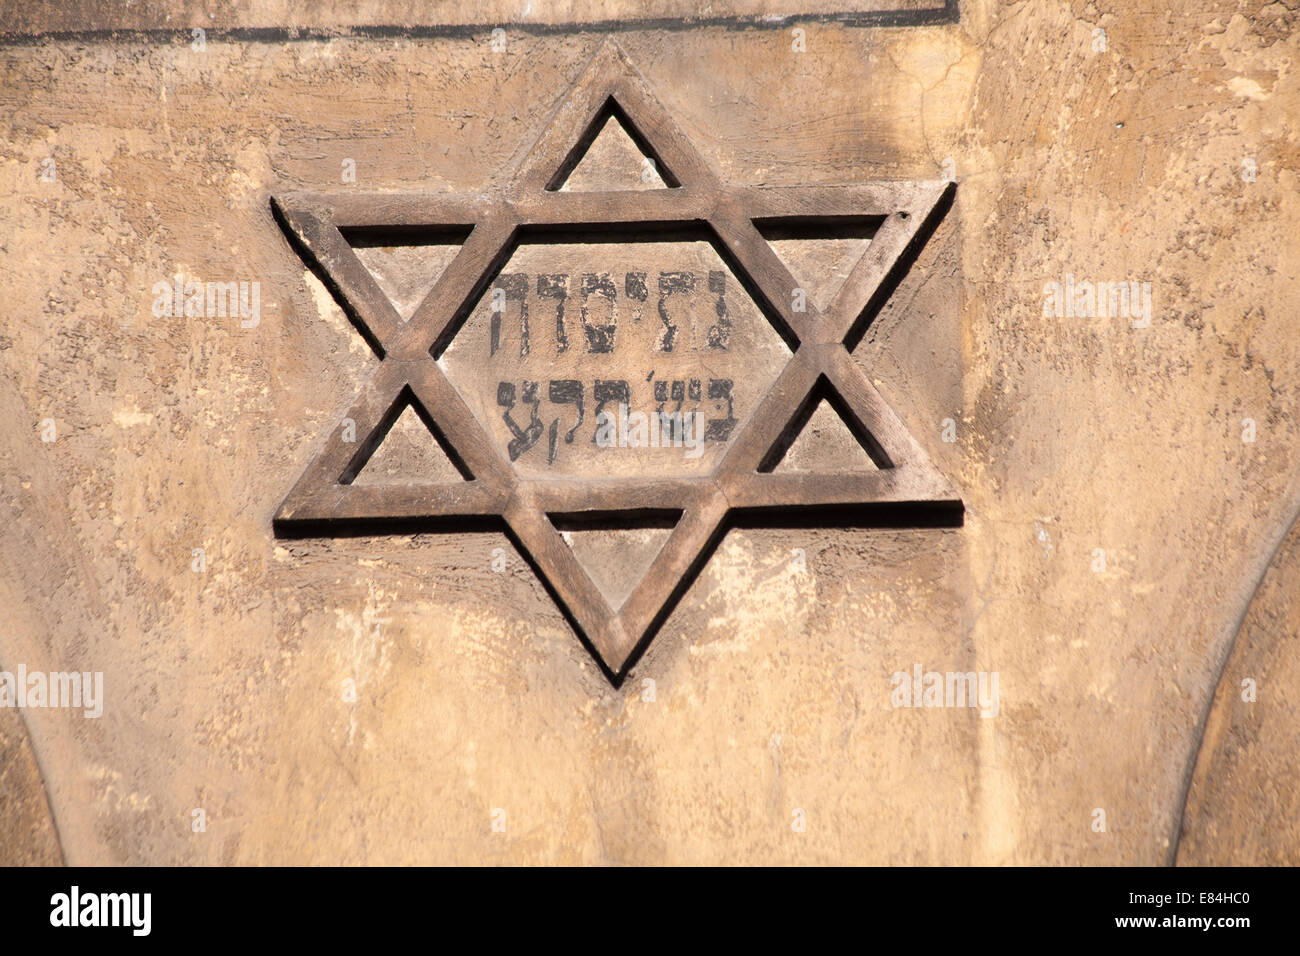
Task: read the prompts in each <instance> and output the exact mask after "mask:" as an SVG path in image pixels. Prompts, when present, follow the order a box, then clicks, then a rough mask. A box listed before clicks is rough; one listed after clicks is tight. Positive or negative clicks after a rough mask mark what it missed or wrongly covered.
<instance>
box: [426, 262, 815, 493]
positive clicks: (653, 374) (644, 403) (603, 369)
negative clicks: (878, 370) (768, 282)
mask: <svg viewBox="0 0 1300 956" xmlns="http://www.w3.org/2000/svg"><path fill="white" fill-rule="evenodd" d="M789 358H790V350H789V349H788V348H787V347H786V345H785V343H784V342H783V341H782V340H781V337H780V336H779V335H777V333H776V331H775V330H774V329H773V327H772V324H771V322H770V321H769V320H768V319H767V318H766V317H765V316H764V315H763V313H762V311H761V310H760V309H759V307H758V306H757V305H756V304H755V302H754V300H753V299H752V298H751V297H750V295H749V294H748V293H747V292H746V290H745V288H744V287H743V286H742V284H741V283H740V282H739V280H737V278H736V276H735V275H734V274H733V273H732V271H731V270H730V269H729V268H728V267H727V265H726V264H725V263H724V262H723V260H722V259H721V257H720V256H719V255H718V253H717V252H716V250H715V249H714V247H713V246H712V244H710V243H709V242H707V241H704V240H695V241H676V242H624V243H611V242H591V243H577V242H575V243H564V244H554V243H525V244H521V245H520V247H519V248H518V249H517V250H516V252H515V253H514V255H513V256H512V257H511V259H510V261H509V262H508V263H507V264H506V265H505V267H503V269H502V270H501V272H500V274H498V275H497V276H496V278H495V279H494V280H493V282H492V284H491V285H490V286H489V287H488V288H487V290H486V291H485V292H484V294H483V296H482V298H481V299H480V300H479V302H478V304H477V305H476V306H475V308H474V310H473V312H472V313H471V315H470V317H469V319H468V320H467V321H466V323H465V326H464V327H463V328H462V329H461V330H460V331H459V332H458V333H457V335H456V337H455V339H454V340H453V341H452V344H451V346H450V347H449V348H448V349H447V351H446V352H445V353H444V354H443V356H442V359H441V364H442V365H443V367H444V368H445V369H446V370H447V374H448V377H449V378H450V379H451V381H452V383H453V384H454V385H455V386H456V388H457V390H458V391H460V393H461V394H462V395H463V396H464V397H465V399H466V401H467V402H468V404H469V406H470V408H471V409H472V410H473V411H474V414H475V416H476V417H477V418H478V420H479V421H480V422H481V423H482V424H483V425H484V427H485V428H486V429H487V430H488V431H489V432H490V434H491V435H492V436H493V437H494V439H495V440H496V442H497V445H498V447H499V448H501V449H502V451H503V453H504V454H505V456H506V457H507V458H508V459H509V460H510V461H511V462H512V463H513V464H514V467H515V469H516V470H517V471H518V472H519V473H520V474H523V475H536V476H539V477H564V476H575V477H576V476H580V475H583V474H590V473H591V469H593V468H598V469H599V470H600V473H602V474H605V475H610V476H617V475H628V476H632V475H692V474H707V473H708V471H709V470H711V469H712V468H713V467H715V466H716V465H717V463H718V461H719V460H720V458H721V456H722V454H723V451H724V449H725V447H726V445H727V443H728V442H729V441H730V440H731V438H732V436H733V435H734V434H736V427H737V425H738V424H740V423H741V422H742V421H743V420H744V419H745V418H746V417H748V416H749V415H750V414H752V412H753V410H754V408H755V406H756V404H757V402H758V399H759V398H761V397H762V395H763V394H764V392H766V390H767V389H768V388H769V387H770V386H771V384H772V382H773V381H774V380H775V379H776V377H777V375H778V374H779V373H780V371H781V369H782V367H784V365H785V364H786V363H787V362H788V361H789Z"/></svg>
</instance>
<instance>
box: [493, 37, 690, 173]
mask: <svg viewBox="0 0 1300 956" xmlns="http://www.w3.org/2000/svg"><path fill="white" fill-rule="evenodd" d="M610 114H613V115H616V116H617V117H618V119H619V122H620V123H621V124H622V125H623V126H624V127H625V128H626V129H627V131H628V134H629V135H630V136H631V137H632V139H633V141H634V142H636V144H637V146H638V147H639V148H640V149H641V150H642V152H643V153H645V154H646V155H647V156H648V157H650V158H651V159H652V160H653V161H654V163H655V166H656V169H657V171H658V172H659V173H660V175H661V176H663V178H664V181H665V182H666V183H667V184H668V185H669V186H680V187H684V188H689V187H693V186H695V187H702V186H705V185H707V184H713V183H715V182H716V179H715V177H714V175H713V173H712V171H711V170H710V169H709V167H708V165H707V164H706V163H705V162H704V160H703V158H702V157H701V156H700V155H699V153H697V152H696V150H695V148H694V146H692V145H691V143H690V141H689V140H688V139H687V138H686V136H685V135H684V134H683V133H682V131H681V130H680V129H679V128H678V126H677V124H676V123H675V122H674V121H673V119H672V117H671V116H670V115H669V114H668V111H667V110H666V109H664V107H663V105H662V104H661V103H660V102H659V100H658V99H656V97H655V95H654V94H653V93H652V92H651V91H650V87H649V85H648V84H647V83H646V81H645V79H644V77H642V76H641V74H640V73H639V72H638V71H637V69H636V67H634V66H633V65H632V63H631V61H630V60H628V58H627V56H626V54H624V53H623V51H622V49H621V48H620V47H619V45H618V43H616V42H615V41H614V40H612V39H611V40H606V41H605V42H604V43H603V44H602V45H601V47H600V48H599V49H598V50H597V51H596V54H595V55H594V56H593V57H592V59H591V62H590V63H589V64H588V65H587V68H586V69H585V70H584V71H583V73H582V75H581V76H580V77H579V78H578V79H577V81H576V82H575V83H574V84H573V86H572V87H571V88H570V89H569V91H568V93H567V94H566V95H565V98H564V99H563V100H562V101H561V103H560V105H559V106H558V107H557V108H556V110H555V112H554V113H553V114H552V116H551V118H550V120H549V121H548V123H547V125H546V127H545V128H544V129H543V131H542V133H541V135H540V136H539V137H538V139H537V142H536V143H534V144H533V146H532V148H531V149H530V150H529V151H528V153H527V155H526V156H525V157H524V159H523V161H522V162H521V163H520V166H519V169H518V171H517V173H516V175H515V179H514V184H513V186H512V187H511V189H512V191H513V192H517V193H527V192H537V191H555V190H558V189H559V187H560V185H561V184H562V183H563V182H564V180H565V179H566V178H567V177H568V174H569V173H570V172H571V171H572V170H573V169H574V167H576V166H577V165H578V162H579V161H580V160H581V159H582V156H583V155H584V154H585V153H586V150H587V147H589V146H590V145H591V143H592V141H593V140H594V138H595V137H596V135H597V134H599V132H600V129H601V127H602V126H603V125H604V121H605V119H606V118H607V116H608V115H610ZM665 171H666V172H667V174H665Z"/></svg>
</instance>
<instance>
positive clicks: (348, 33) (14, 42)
mask: <svg viewBox="0 0 1300 956" xmlns="http://www.w3.org/2000/svg"><path fill="white" fill-rule="evenodd" d="M959 21H960V12H959V10H958V3H957V0H945V3H944V4H943V6H939V7H932V8H928V9H924V10H866V11H862V12H857V13H852V12H850V13H807V14H789V15H782V16H729V17H727V16H723V17H643V18H632V19H627V20H593V21H590V22H588V23H582V22H575V23H511V22H504V23H464V24H460V23H446V24H428V25H424V26H398V25H395V24H382V25H373V26H349V27H229V28H216V27H206V26H202V24H191V25H188V26H178V27H174V28H169V29H123V30H113V29H105V30H48V31H43V32H38V33H19V32H15V31H0V46H31V45H34V44H38V43H47V42H48V43H99V42H104V41H115V42H126V43H130V42H146V41H147V42H157V41H172V42H176V43H189V42H190V30H192V29H194V28H195V27H200V26H202V29H203V30H204V32H205V34H206V37H207V39H209V40H213V41H225V42H228V43H291V42H295V41H302V40H336V39H351V38H356V39H364V40H393V39H412V40H424V39H438V38H464V37H474V36H480V35H484V34H490V33H491V32H492V31H493V30H495V29H497V28H498V27H500V28H502V29H505V30H508V31H510V32H512V33H525V34H529V35H532V36H552V35H555V34H567V33H625V32H632V31H636V30H694V29H698V28H700V27H725V28H727V29H729V30H780V29H784V28H786V27H791V26H797V25H800V24H806V23H812V24H818V23H824V24H840V25H841V26H846V27H920V26H932V25H936V24H944V23H958V22H959Z"/></svg>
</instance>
